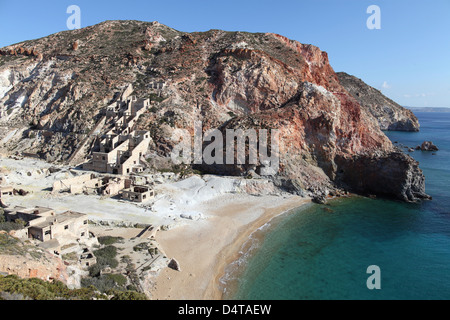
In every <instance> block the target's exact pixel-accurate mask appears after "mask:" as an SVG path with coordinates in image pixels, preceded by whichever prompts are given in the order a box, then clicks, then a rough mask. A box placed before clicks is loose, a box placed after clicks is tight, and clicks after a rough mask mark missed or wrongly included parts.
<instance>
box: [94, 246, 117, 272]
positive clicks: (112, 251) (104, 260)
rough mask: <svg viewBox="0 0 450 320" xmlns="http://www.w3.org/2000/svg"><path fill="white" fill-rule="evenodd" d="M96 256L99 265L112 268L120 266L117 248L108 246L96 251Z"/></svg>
mask: <svg viewBox="0 0 450 320" xmlns="http://www.w3.org/2000/svg"><path fill="white" fill-rule="evenodd" d="M94 255H95V257H96V258H97V264H100V265H102V266H110V267H111V268H116V267H117V266H118V265H119V261H117V259H116V256H117V248H116V247H114V246H107V247H104V248H101V249H98V250H95V251H94Z"/></svg>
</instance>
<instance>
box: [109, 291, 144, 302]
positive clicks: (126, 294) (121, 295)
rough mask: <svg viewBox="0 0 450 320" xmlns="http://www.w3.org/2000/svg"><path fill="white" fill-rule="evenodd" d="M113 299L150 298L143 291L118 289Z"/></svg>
mask: <svg viewBox="0 0 450 320" xmlns="http://www.w3.org/2000/svg"><path fill="white" fill-rule="evenodd" d="M111 300H148V299H147V296H146V295H145V294H143V293H140V292H136V291H123V292H121V291H118V292H114V296H113V297H112V298H111Z"/></svg>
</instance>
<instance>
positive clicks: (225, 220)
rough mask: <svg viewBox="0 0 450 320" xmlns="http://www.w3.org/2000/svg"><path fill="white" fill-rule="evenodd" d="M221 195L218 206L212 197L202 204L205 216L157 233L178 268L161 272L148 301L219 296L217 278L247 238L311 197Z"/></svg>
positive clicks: (236, 254) (236, 257)
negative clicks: (222, 196)
mask: <svg viewBox="0 0 450 320" xmlns="http://www.w3.org/2000/svg"><path fill="white" fill-rule="evenodd" d="M224 198H226V199H223V198H222V199H220V200H222V201H221V205H219V206H218V205H217V202H218V201H217V200H215V201H210V202H208V203H205V204H204V205H203V209H204V210H205V211H204V212H208V214H209V218H208V219H207V220H205V221H201V222H200V221H196V222H193V223H192V224H188V225H185V226H181V227H177V228H175V229H171V230H169V231H159V232H158V233H157V234H156V240H157V241H158V243H160V244H161V246H162V249H163V251H164V252H165V253H166V255H167V257H168V258H175V259H176V260H177V261H178V262H179V264H180V267H181V271H175V270H172V269H169V268H165V269H163V270H161V272H160V274H159V276H158V277H157V278H156V283H155V286H154V289H153V290H152V291H151V294H152V297H151V298H152V299H156V300H161V299H162V300H221V299H222V298H223V292H222V291H221V290H220V288H219V285H220V279H221V278H222V277H223V276H224V275H225V273H226V268H227V267H228V266H229V265H231V264H232V263H233V262H234V261H236V260H237V259H238V258H239V257H240V256H241V249H242V247H243V246H244V244H245V243H246V242H247V241H248V240H249V238H250V236H251V235H252V234H253V233H255V232H256V231H257V230H258V229H260V228H261V227H263V226H264V225H266V224H267V223H269V222H270V221H271V220H272V219H273V218H275V217H277V216H280V215H282V214H284V213H287V212H289V211H290V210H292V209H295V208H298V207H301V206H303V205H305V204H307V203H310V202H311V199H310V198H305V197H300V196H293V195H291V196H288V197H281V196H261V197H255V196H248V195H240V196H239V197H237V198H236V196H235V195H229V196H226V197H224ZM199 222H200V223H199ZM193 248H194V249H193Z"/></svg>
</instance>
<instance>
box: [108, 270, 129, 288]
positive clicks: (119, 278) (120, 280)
mask: <svg viewBox="0 0 450 320" xmlns="http://www.w3.org/2000/svg"><path fill="white" fill-rule="evenodd" d="M106 276H107V277H109V278H110V279H112V280H113V281H114V282H115V283H116V284H117V285H118V286H120V287H122V286H125V285H126V283H127V278H125V276H123V275H122V274H112V273H111V274H107V275H106Z"/></svg>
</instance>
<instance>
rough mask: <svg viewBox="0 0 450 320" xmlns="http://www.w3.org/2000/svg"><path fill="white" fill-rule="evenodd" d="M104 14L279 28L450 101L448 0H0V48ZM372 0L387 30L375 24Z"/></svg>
mask: <svg viewBox="0 0 450 320" xmlns="http://www.w3.org/2000/svg"><path fill="white" fill-rule="evenodd" d="M72 4H75V5H78V6H79V7H80V8H81V27H87V26H90V25H93V24H96V23H99V22H102V21H105V20H116V19H120V20H126V19H133V20H142V21H155V20H156V21H159V22H161V23H163V24H166V25H168V26H170V27H172V28H175V29H177V30H180V31H188V32H192V31H206V30H209V29H223V30H229V31H237V30H240V31H249V32H274V33H279V34H282V35H285V36H287V37H289V38H291V39H295V40H298V41H300V42H302V43H311V44H314V45H317V46H318V47H320V48H321V49H322V50H324V51H327V52H328V54H329V57H330V61H331V65H332V66H333V68H334V70H335V71H345V72H347V73H350V74H353V75H355V76H357V77H359V78H361V79H363V80H364V81H365V82H367V83H368V84H370V85H371V86H374V87H376V88H377V89H380V90H382V91H383V93H384V94H386V95H387V96H388V97H390V98H392V99H393V100H395V101H397V102H398V103H400V104H402V105H406V106H418V107H427V106H428V107H450V0H433V1H417V0H384V1H377V0H314V1H312V0H308V1H304V0H278V1H273V0H271V1H267V0H258V1H255V0H239V1H237V0H228V1H206V0H167V1H165V0H160V1H153V0H148V1H137V0H128V1H124V0H121V1H116V0H110V1H94V0H90V1H84V0H70V1H65V0H50V1H25V0H23V1H20V2H19V1H10V0H8V1H4V0H0V47H3V46H6V45H10V44H13V43H17V42H21V41H23V40H29V39H35V38H40V37H43V36H46V35H49V34H52V33H55V32H59V31H63V30H67V26H66V20H67V18H68V17H69V14H67V13H66V9H67V7H68V6H69V5H72ZM370 5H378V6H379V7H380V9H381V29H380V30H369V29H368V28H367V27H366V21H367V19H368V18H369V16H370V14H368V13H366V10H367V8H368V7H369V6H370Z"/></svg>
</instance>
